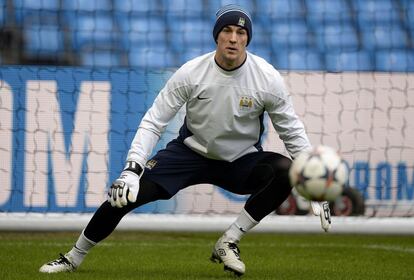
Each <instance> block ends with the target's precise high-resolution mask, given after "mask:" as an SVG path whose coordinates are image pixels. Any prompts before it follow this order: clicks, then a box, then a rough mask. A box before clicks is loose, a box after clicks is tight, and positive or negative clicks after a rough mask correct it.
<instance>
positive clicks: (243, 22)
mask: <svg viewBox="0 0 414 280" xmlns="http://www.w3.org/2000/svg"><path fill="white" fill-rule="evenodd" d="M245 24H246V19H245V18H242V17H240V18H239V23H238V24H237V25H238V26H241V27H244V25H245Z"/></svg>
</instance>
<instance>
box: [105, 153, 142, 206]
mask: <svg viewBox="0 0 414 280" xmlns="http://www.w3.org/2000/svg"><path fill="white" fill-rule="evenodd" d="M142 173H144V171H143V169H142V167H141V166H140V165H139V164H138V163H136V162H133V161H128V162H127V163H126V166H125V169H124V171H122V173H121V175H120V176H119V178H118V179H116V180H115V181H114V182H113V183H112V185H111V187H110V188H109V190H108V202H109V203H111V206H112V207H118V208H122V207H124V206H125V205H127V204H128V202H130V203H134V202H135V201H137V196H138V191H139V179H140V178H141V176H142Z"/></svg>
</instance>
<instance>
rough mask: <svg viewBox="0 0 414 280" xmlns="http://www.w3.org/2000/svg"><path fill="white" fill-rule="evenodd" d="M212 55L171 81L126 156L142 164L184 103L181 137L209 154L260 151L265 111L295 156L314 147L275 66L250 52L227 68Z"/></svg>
mask: <svg viewBox="0 0 414 280" xmlns="http://www.w3.org/2000/svg"><path fill="white" fill-rule="evenodd" d="M214 55H215V52H210V53H207V54H205V55H202V56H200V57H197V58H195V59H193V60H190V61H189V62H187V63H186V64H184V65H183V66H182V67H181V68H179V69H178V70H177V71H176V72H175V73H174V74H173V76H172V77H171V78H170V79H169V80H168V82H167V83H166V85H165V87H164V88H163V89H162V90H161V91H160V93H159V94H158V96H157V98H156V99H155V101H154V103H153V105H152V107H151V108H150V109H149V110H148V111H147V113H146V114H145V116H144V118H143V119H142V121H141V124H140V125H139V128H138V130H137V133H136V135H135V137H134V140H133V142H132V144H131V148H130V150H129V152H128V157H127V160H129V161H136V162H138V163H139V164H141V165H142V166H144V165H145V163H146V161H147V159H148V157H149V156H150V155H151V153H152V150H153V148H154V147H155V145H156V144H157V142H158V140H159V138H160V136H161V134H162V132H163V131H164V130H165V128H166V127H167V125H168V123H169V121H170V120H171V119H172V118H173V117H174V116H175V115H176V113H177V112H178V111H179V109H180V108H181V107H182V106H184V105H185V106H186V118H185V121H184V124H183V127H182V128H181V129H180V136H179V139H181V140H182V141H183V142H184V144H185V145H187V146H188V147H189V148H190V149H192V150H193V151H195V152H197V153H199V154H201V155H202V156H205V157H207V158H211V159H217V160H225V161H234V160H236V159H238V158H240V157H241V156H243V155H245V154H248V153H251V152H256V151H258V150H260V149H261V146H260V137H261V135H262V133H263V113H264V112H265V111H266V112H267V113H268V115H269V117H270V119H271V121H272V124H273V126H274V128H275V130H276V132H277V133H278V134H279V137H280V139H282V140H283V142H284V144H285V146H286V149H287V151H288V152H289V154H290V155H291V156H295V155H296V154H297V153H299V152H300V151H302V150H304V149H309V148H310V147H311V144H310V142H309V140H308V137H307V135H306V133H305V129H304V126H303V124H302V122H301V121H300V120H299V118H298V116H297V115H296V113H295V111H294V109H293V106H292V102H291V97H290V95H289V93H288V91H287V89H286V87H285V85H284V81H283V78H282V77H281V76H280V74H279V72H278V71H277V70H276V69H274V68H273V66H272V65H270V64H269V63H267V62H266V61H265V60H263V59H262V58H260V57H258V56H255V55H253V54H251V53H249V52H248V53H247V58H246V61H245V62H244V64H243V65H242V66H241V67H239V68H238V69H236V70H233V71H225V70H223V69H222V68H220V67H219V66H218V65H217V63H216V62H215V60H214Z"/></svg>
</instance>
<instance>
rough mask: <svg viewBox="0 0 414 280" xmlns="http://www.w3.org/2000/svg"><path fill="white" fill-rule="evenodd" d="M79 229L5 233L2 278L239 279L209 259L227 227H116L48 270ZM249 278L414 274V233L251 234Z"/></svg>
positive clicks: (245, 245)
mask: <svg viewBox="0 0 414 280" xmlns="http://www.w3.org/2000/svg"><path fill="white" fill-rule="evenodd" d="M77 236H78V233H77V232H50V233H49V232H30V233H22V232H0V279H2V280H9V279H87V280H94V279H100V280H101V279H116V280H120V279H152V280H154V279H232V278H234V276H233V275H231V274H229V273H225V272H224V271H223V267H222V264H220V265H219V264H214V263H211V262H210V261H209V257H210V252H211V248H212V246H213V245H214V243H215V241H216V239H217V238H218V237H219V236H220V233H172V232H115V233H113V234H112V235H111V236H110V237H109V238H108V239H106V240H105V241H103V242H102V243H101V244H99V245H98V246H97V247H95V248H94V249H93V250H92V251H91V253H90V254H89V255H88V257H87V258H86V259H85V261H84V263H83V265H82V266H81V267H80V268H79V269H78V271H76V272H74V273H63V274H52V275H44V274H41V273H39V272H38V269H39V267H40V266H41V265H42V264H43V263H44V262H46V261H49V260H51V259H54V258H56V257H57V256H58V253H60V252H62V253H63V252H66V251H67V250H68V249H70V248H71V246H72V244H73V242H74V241H75V240H76V238H77ZM240 250H241V257H242V259H243V260H244V262H245V264H246V274H245V275H244V276H243V277H242V279H246V280H247V279H260V280H262V279H318V280H321V279H346V280H351V279H400V280H401V279H414V237H413V236H394V235H390V236H386V235H340V234H322V233H321V234H276V233H275V234H269V233H266V234H264V233H263V234H262V233H250V234H248V235H246V236H245V237H244V238H243V240H242V242H241V243H240Z"/></svg>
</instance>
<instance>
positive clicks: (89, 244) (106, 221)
mask: <svg viewBox="0 0 414 280" xmlns="http://www.w3.org/2000/svg"><path fill="white" fill-rule="evenodd" d="M170 197H171V195H170V194H169V193H168V192H167V191H165V190H164V189H163V188H162V187H161V186H159V185H157V184H155V183H153V182H151V181H148V180H145V179H144V178H143V179H142V180H141V185H140V190H139V193H138V197H137V201H136V202H135V203H133V204H128V205H127V206H125V207H122V208H117V207H112V206H111V204H110V203H109V202H108V201H105V202H104V203H102V205H101V206H100V207H99V208H98V210H97V211H96V212H95V214H94V215H93V217H92V218H91V220H90V221H89V223H88V225H87V226H86V228H85V229H84V230H83V231H82V233H81V234H80V236H79V238H78V240H77V241H76V243H75V245H74V246H73V247H72V249H71V250H70V251H69V252H68V253H66V254H65V255H61V257H60V258H58V259H56V260H54V261H51V262H49V263H46V264H44V265H43V266H42V267H41V268H40V270H39V271H40V272H45V273H55V272H63V271H74V270H75V269H76V268H77V267H79V265H80V264H81V263H82V261H83V259H84V258H85V256H86V254H87V253H88V252H89V250H90V249H92V248H93V247H94V246H95V245H96V244H97V243H98V242H100V241H102V240H103V239H105V238H106V237H108V236H109V235H110V234H111V233H112V232H113V231H114V229H115V228H116V226H117V225H118V223H119V222H120V221H121V219H122V218H123V217H124V216H125V215H126V214H127V213H129V212H130V211H132V210H133V209H135V208H137V207H139V206H141V205H144V204H146V203H149V202H152V201H155V200H159V199H169V198H170Z"/></svg>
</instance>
